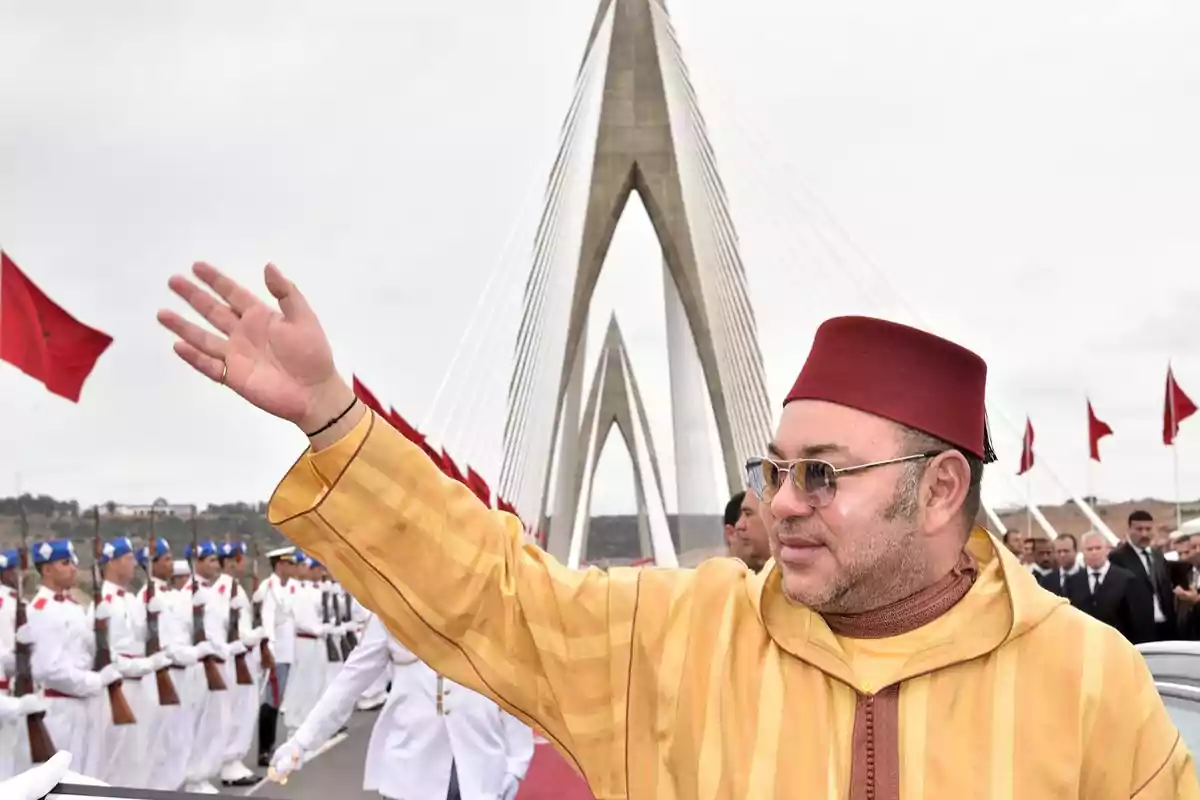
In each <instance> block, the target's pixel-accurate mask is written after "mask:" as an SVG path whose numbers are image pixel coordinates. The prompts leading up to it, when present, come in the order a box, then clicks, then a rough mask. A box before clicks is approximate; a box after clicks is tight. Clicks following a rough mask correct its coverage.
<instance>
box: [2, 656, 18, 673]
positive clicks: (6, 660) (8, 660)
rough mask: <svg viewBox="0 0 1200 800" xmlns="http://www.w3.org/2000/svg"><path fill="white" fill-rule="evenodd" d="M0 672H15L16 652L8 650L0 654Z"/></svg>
mask: <svg viewBox="0 0 1200 800" xmlns="http://www.w3.org/2000/svg"><path fill="white" fill-rule="evenodd" d="M0 672H3V673H4V674H5V675H16V674H17V654H16V653H14V652H12V651H9V652H7V653H4V654H3V655H0Z"/></svg>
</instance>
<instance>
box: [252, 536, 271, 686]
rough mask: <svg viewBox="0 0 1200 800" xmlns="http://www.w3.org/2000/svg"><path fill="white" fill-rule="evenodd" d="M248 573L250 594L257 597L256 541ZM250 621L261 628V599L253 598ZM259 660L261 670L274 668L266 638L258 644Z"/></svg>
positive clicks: (268, 670)
mask: <svg viewBox="0 0 1200 800" xmlns="http://www.w3.org/2000/svg"><path fill="white" fill-rule="evenodd" d="M250 574H251V576H252V577H253V579H254V588H253V593H252V594H251V595H250V596H251V597H252V598H253V597H258V587H259V586H260V584H259V580H258V543H257V542H255V543H254V561H253V563H251V565H250ZM251 609H252V610H251V612H250V621H251V624H252V625H253V626H254V627H255V628H261V627H262V624H263V617H262V600H255V601H254V602H253V603H252V604H251ZM258 655H259V660H260V661H261V662H262V668H263V672H270V671H271V670H273V669H275V655H274V654H273V653H272V652H271V644H270V642H269V641H268V640H267V639H263V640H262V643H261V644H260V645H259V651H258Z"/></svg>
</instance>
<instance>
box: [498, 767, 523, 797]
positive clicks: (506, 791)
mask: <svg viewBox="0 0 1200 800" xmlns="http://www.w3.org/2000/svg"><path fill="white" fill-rule="evenodd" d="M520 788H521V781H520V780H518V779H517V776H516V775H513V774H512V773H511V772H508V773H505V775H504V780H503V781H501V782H500V794H498V795H496V797H497V800H515V798H516V796H517V790H519V789H520Z"/></svg>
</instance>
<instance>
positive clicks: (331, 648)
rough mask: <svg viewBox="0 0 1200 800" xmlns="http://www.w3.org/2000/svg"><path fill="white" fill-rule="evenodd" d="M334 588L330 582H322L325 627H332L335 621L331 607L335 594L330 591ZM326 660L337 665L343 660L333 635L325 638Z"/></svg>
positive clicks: (322, 619)
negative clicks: (330, 602)
mask: <svg viewBox="0 0 1200 800" xmlns="http://www.w3.org/2000/svg"><path fill="white" fill-rule="evenodd" d="M332 588H333V587H332V586H330V585H329V581H327V580H326V581H322V582H321V623H322V624H324V625H332V624H333V620H334V617H333V613H332V609H331V608H330V607H329V601H330V600H332V599H333V592H331V591H330V590H331V589H332ZM325 659H326V660H327V661H328V662H329V663H330V664H337V663H339V662H340V661H341V660H342V654H341V652H339V650H338V646H337V644H335V643H334V641H333V635H332V634H329V635H326V636H325Z"/></svg>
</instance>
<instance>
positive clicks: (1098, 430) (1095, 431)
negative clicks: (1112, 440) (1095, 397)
mask: <svg viewBox="0 0 1200 800" xmlns="http://www.w3.org/2000/svg"><path fill="white" fill-rule="evenodd" d="M1087 406H1088V452H1089V453H1090V454H1091V457H1092V460H1093V461H1099V460H1100V440H1101V439H1103V438H1104V437H1105V436H1112V432H1113V431H1112V428H1110V427H1109V425H1108V423H1107V422H1105V421H1103V420H1102V419H1100V418H1099V417H1097V416H1096V412H1095V411H1092V401H1091V400H1088V404H1087Z"/></svg>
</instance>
